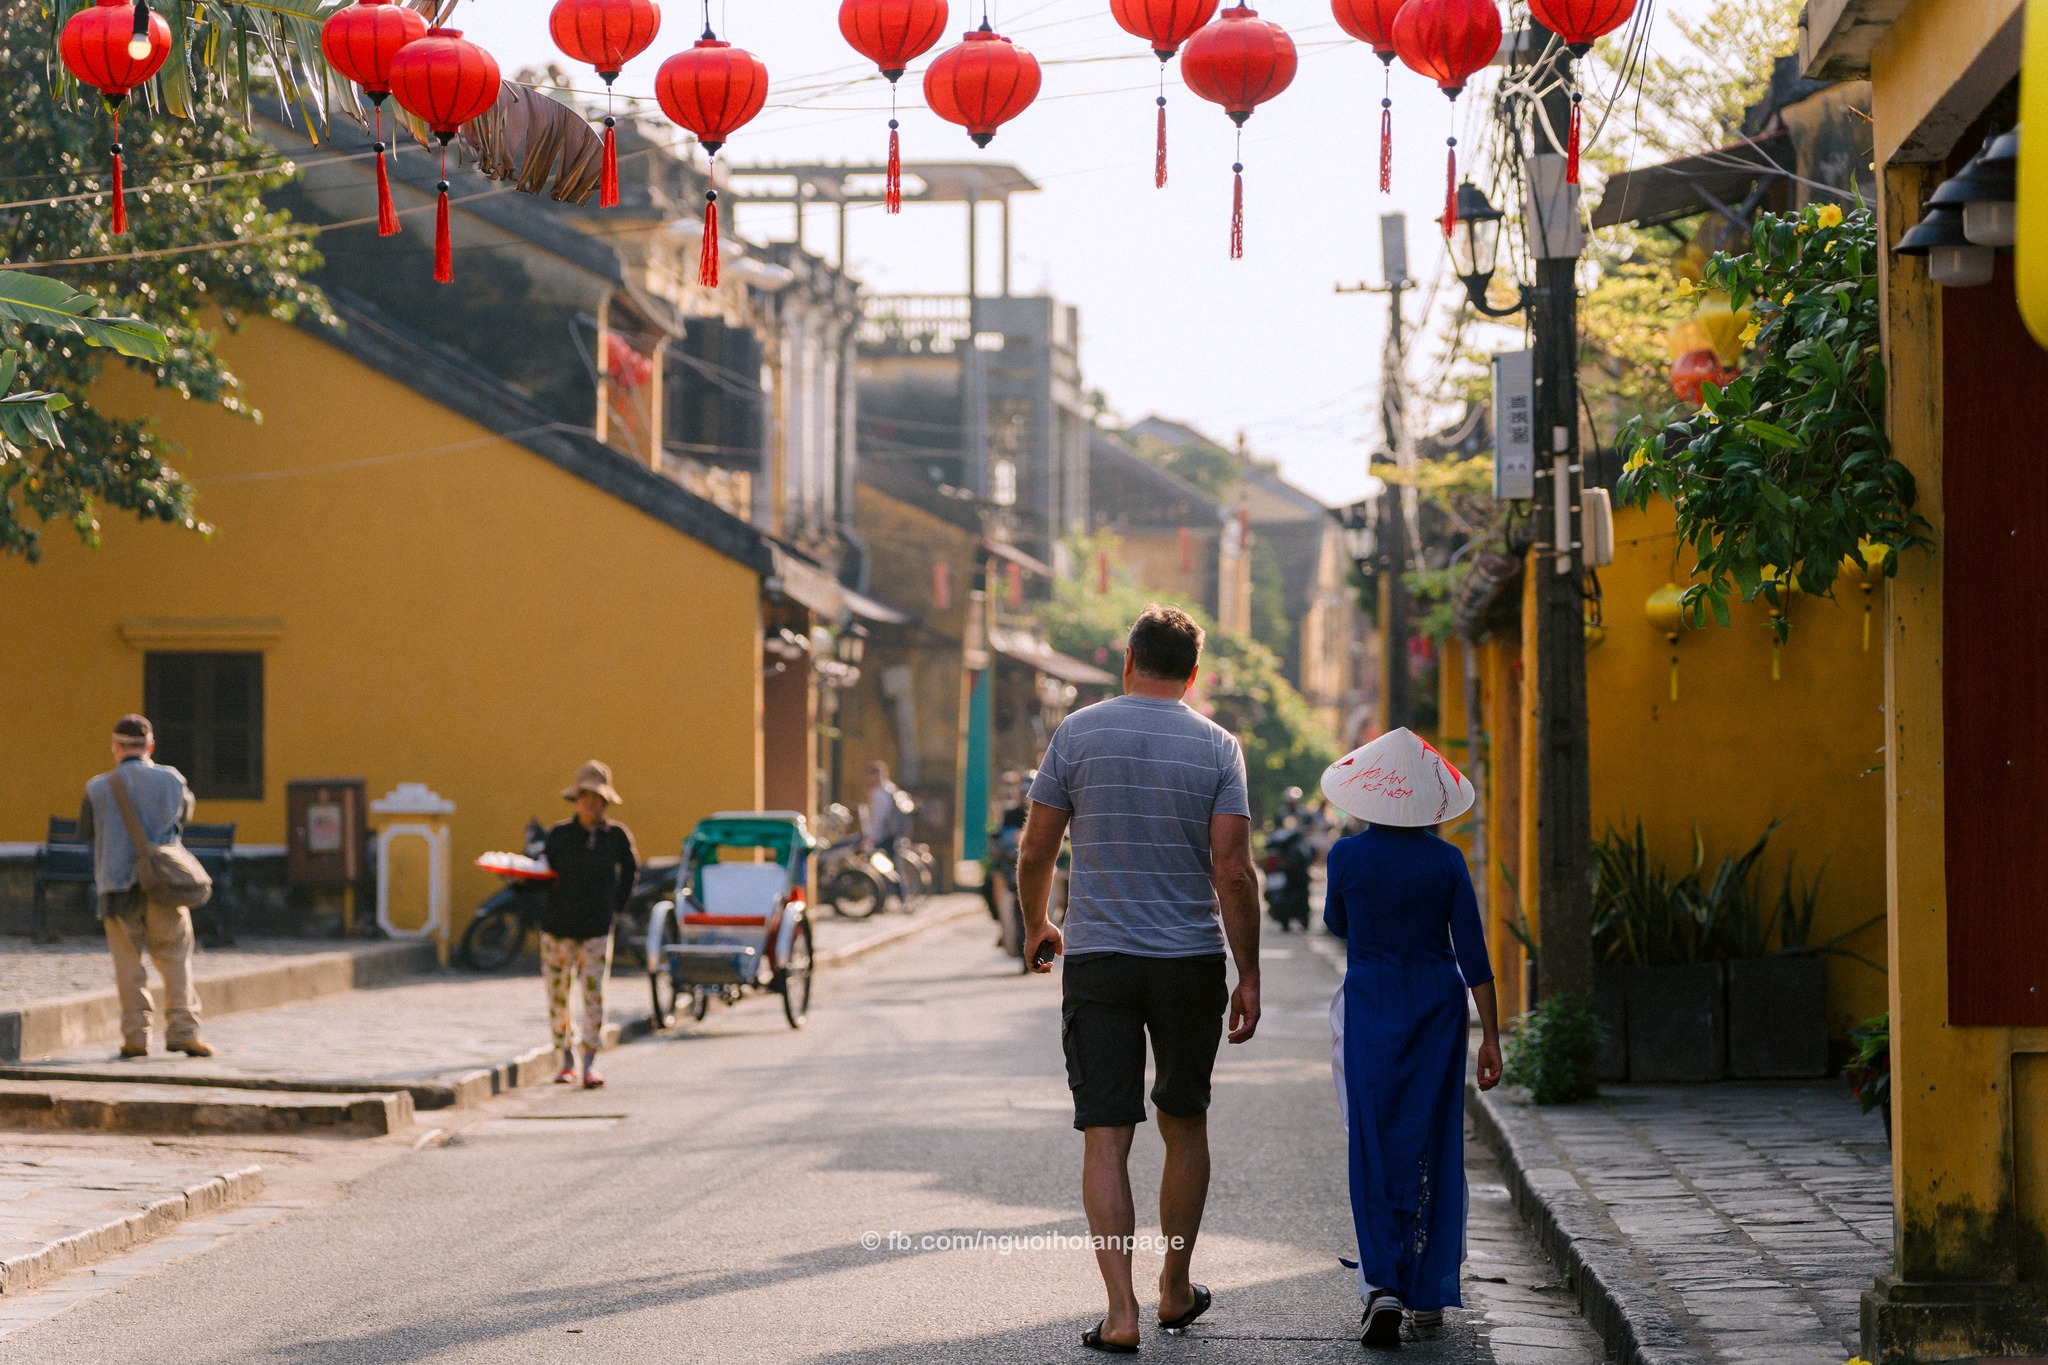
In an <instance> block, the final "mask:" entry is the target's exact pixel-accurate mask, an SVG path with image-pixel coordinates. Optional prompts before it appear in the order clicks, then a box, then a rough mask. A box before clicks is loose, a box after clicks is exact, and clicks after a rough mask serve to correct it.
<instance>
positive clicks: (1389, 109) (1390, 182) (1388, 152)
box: [1380, 99, 1394, 194]
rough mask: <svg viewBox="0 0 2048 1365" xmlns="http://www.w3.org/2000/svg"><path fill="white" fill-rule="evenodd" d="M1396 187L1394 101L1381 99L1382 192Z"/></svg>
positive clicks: (1384, 192)
mask: <svg viewBox="0 0 2048 1365" xmlns="http://www.w3.org/2000/svg"><path fill="white" fill-rule="evenodd" d="M1393 188H1394V102H1393V101H1392V100H1390V99H1383V100H1381V101H1380V193H1381V194H1386V193H1387V192H1388V191H1390V190H1392V189H1393Z"/></svg>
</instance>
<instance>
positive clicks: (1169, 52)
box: [1109, 0, 1219, 190]
mask: <svg viewBox="0 0 2048 1365" xmlns="http://www.w3.org/2000/svg"><path fill="white" fill-rule="evenodd" d="M1218 3H1219V0H1109V12H1110V13H1111V14H1112V15H1114V16H1116V21H1117V23H1119V24H1121V25H1122V26H1123V30H1124V32H1126V33H1128V34H1131V35H1132V36H1133V37H1138V38H1143V39H1144V40H1145V41H1146V42H1148V43H1150V44H1152V53H1153V55H1154V56H1156V57H1158V58H1159V144H1158V148H1157V150H1155V151H1154V152H1153V154H1152V184H1153V186H1154V187H1155V188H1158V189H1162V190H1163V189H1165V188H1166V64H1167V63H1168V62H1170V61H1172V60H1173V54H1174V53H1176V52H1178V51H1180V45H1181V44H1182V43H1184V42H1186V41H1187V40H1188V39H1190V38H1192V37H1194V36H1195V34H1196V33H1198V32H1200V31H1201V28H1202V25H1204V24H1206V23H1208V22H1209V21H1210V20H1211V19H1213V18H1215V17H1216V6H1217V4H1218Z"/></svg>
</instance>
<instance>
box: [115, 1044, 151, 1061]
mask: <svg viewBox="0 0 2048 1365" xmlns="http://www.w3.org/2000/svg"><path fill="white" fill-rule="evenodd" d="M148 1055H149V1044H148V1043H123V1044H121V1056H122V1059H123V1060H126V1059H127V1058H130V1057H147V1056H148Z"/></svg>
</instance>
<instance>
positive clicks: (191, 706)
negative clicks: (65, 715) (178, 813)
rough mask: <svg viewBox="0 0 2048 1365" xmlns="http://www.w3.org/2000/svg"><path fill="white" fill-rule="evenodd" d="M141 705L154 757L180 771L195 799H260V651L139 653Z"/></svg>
mask: <svg viewBox="0 0 2048 1365" xmlns="http://www.w3.org/2000/svg"><path fill="white" fill-rule="evenodd" d="M142 711H143V714H144V715H146V716H148V717H149V720H150V723H151V724H152V725H154V726H155V727H156V758H157V762H159V763H165V764H169V765H170V766H171V767H173V768H176V769H178V771H180V772H182V773H184V774H185V780H186V781H187V782H188V783H190V784H191V787H192V794H193V795H194V796H197V797H199V798H200V799H201V800H211V801H260V800H261V799H262V798H263V656H262V655H261V654H214V653H204V654H202V653H183V652H179V653H170V652H162V653H158V652H152V653H149V654H146V655H144V656H143V663H142Z"/></svg>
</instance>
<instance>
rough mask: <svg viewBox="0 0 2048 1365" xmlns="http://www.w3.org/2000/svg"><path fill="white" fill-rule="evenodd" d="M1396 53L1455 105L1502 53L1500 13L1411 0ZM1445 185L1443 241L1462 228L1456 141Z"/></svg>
mask: <svg viewBox="0 0 2048 1365" xmlns="http://www.w3.org/2000/svg"><path fill="white" fill-rule="evenodd" d="M1394 51H1395V52H1397V53H1399V54H1400V56H1401V61H1402V62H1403V63H1404V64H1405V65H1406V66H1407V67H1408V69H1409V70H1411V71H1414V72H1417V73H1418V74H1420V75H1424V76H1427V77H1429V78H1430V79H1431V80H1433V81H1435V82H1436V83H1437V84H1438V85H1439V86H1441V87H1442V88H1443V92H1444V94H1445V95H1446V96H1448V97H1449V98H1450V99H1452V100H1454V101H1455V100H1456V99H1457V98H1458V92H1459V91H1461V90H1463V89H1464V88H1465V82H1466V80H1467V79H1468V78H1469V77H1470V76H1471V75H1472V73H1473V72H1475V71H1479V70H1483V69H1484V68H1485V66H1486V64H1487V63H1488V62H1490V61H1492V60H1493V54H1494V53H1496V52H1498V51H1500V11H1499V10H1497V9H1495V8H1494V6H1493V0H1408V3H1406V4H1404V5H1403V6H1401V12H1400V13H1399V14H1397V15H1395V16H1394ZM1444 141H1445V142H1446V143H1447V144H1448V145H1449V147H1450V156H1449V158H1448V166H1449V169H1448V171H1447V172H1446V176H1445V180H1444V216H1443V227H1444V236H1445V237H1449V236H1450V235H1451V229H1452V228H1454V227H1456V226H1457V225H1458V139H1457V137H1456V135H1455V134H1454V135H1452V136H1451V137H1448V138H1446V139H1444Z"/></svg>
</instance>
